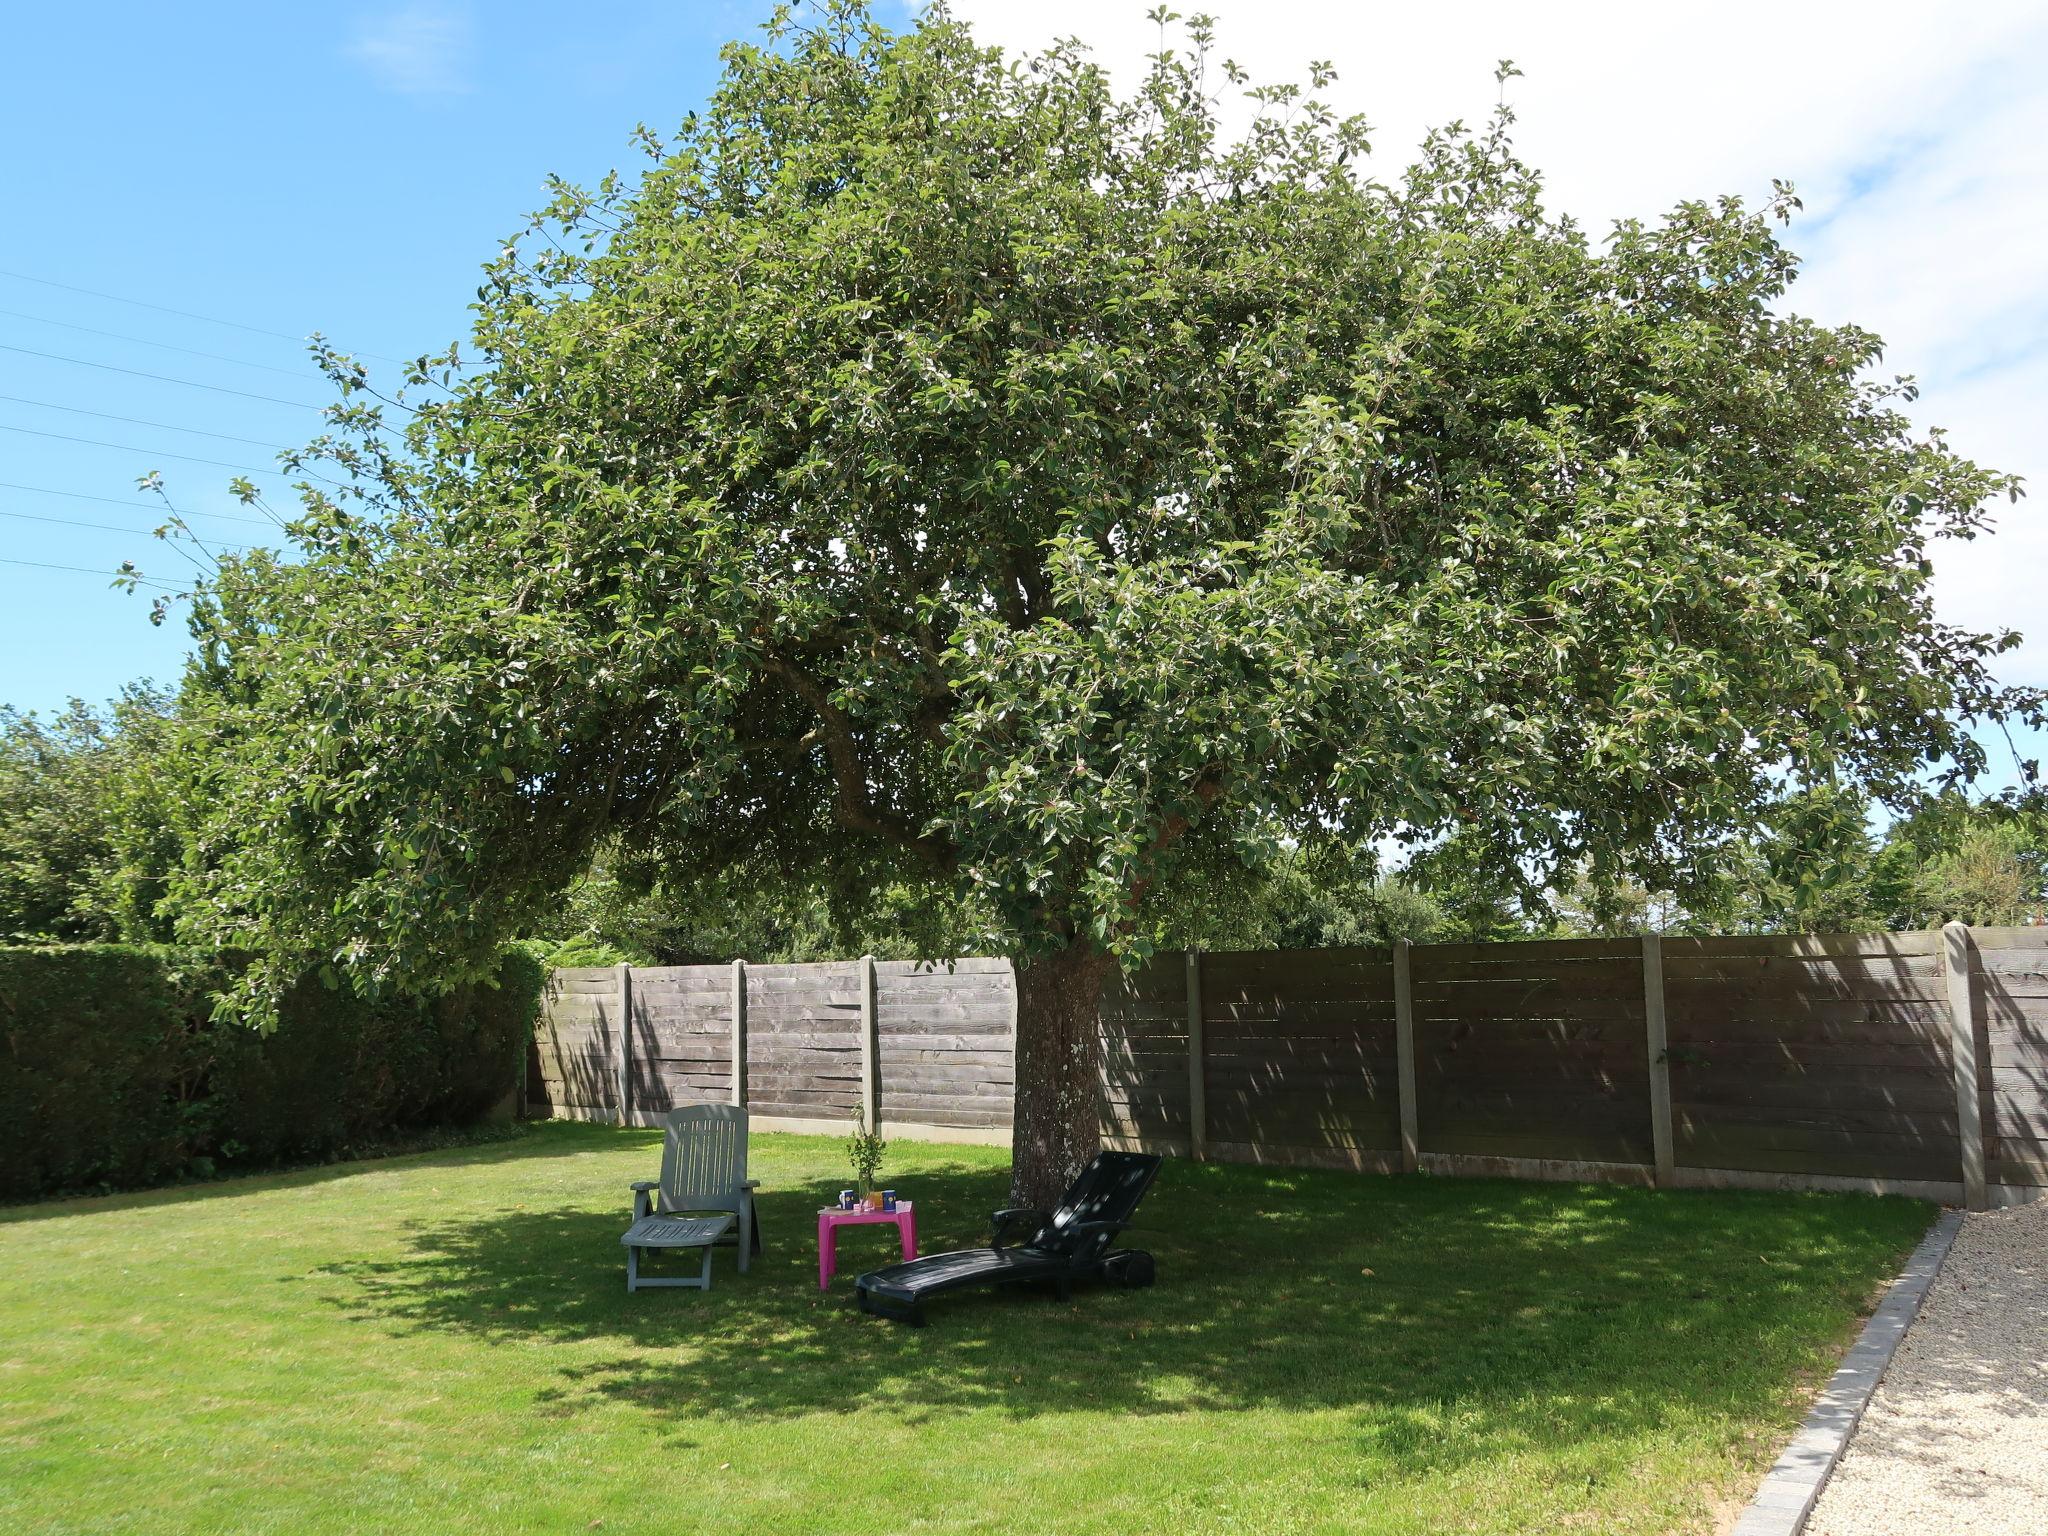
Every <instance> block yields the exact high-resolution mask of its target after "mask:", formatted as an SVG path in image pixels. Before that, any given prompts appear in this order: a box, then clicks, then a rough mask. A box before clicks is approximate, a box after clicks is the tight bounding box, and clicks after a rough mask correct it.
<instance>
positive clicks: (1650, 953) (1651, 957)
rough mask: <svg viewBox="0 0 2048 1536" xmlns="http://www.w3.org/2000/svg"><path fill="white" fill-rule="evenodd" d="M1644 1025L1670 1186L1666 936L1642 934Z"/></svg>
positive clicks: (1654, 1152)
mask: <svg viewBox="0 0 2048 1536" xmlns="http://www.w3.org/2000/svg"><path fill="white" fill-rule="evenodd" d="M1643 1025H1644V1034H1645V1041H1644V1043H1645V1045H1646V1046H1647V1047H1648V1049H1649V1053H1650V1148H1651V1156H1652V1158H1653V1159H1654V1160H1655V1163H1656V1170H1657V1187H1658V1188H1660V1189H1669V1188H1670V1187H1671V1185H1672V1184H1673V1183H1674V1182H1676V1178H1677V1165H1678V1159H1677V1155H1676V1153H1675V1152H1674V1150H1673V1147H1672V1140H1671V1039H1670V1030H1669V1028H1668V1027H1667V1025H1666V1023H1665V1018H1664V940H1663V939H1662V938H1661V937H1659V936H1658V935H1656V934H1654V933H1646V934H1644V935H1643Z"/></svg>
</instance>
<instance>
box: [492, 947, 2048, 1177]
mask: <svg viewBox="0 0 2048 1536" xmlns="http://www.w3.org/2000/svg"><path fill="white" fill-rule="evenodd" d="M1014 1017H1015V991H1014V988H1013V986H1012V982H1011V976H1010V969H1009V966H1008V964H1007V962H1004V961H1000V960H958V961H954V962H952V963H951V964H950V965H946V964H943V963H942V964H939V965H936V966H934V965H914V964H910V963H907V962H886V961H882V962H878V961H873V960H860V961H849V962H845V963H843V964H834V965H748V964H745V963H742V962H735V963H734V964H732V965H730V966H682V967H664V968H661V969H638V968H631V969H629V968H627V967H619V968H616V969H605V970H565V971H557V972H556V973H555V975H554V977H553V978H552V980H551V982H550V985H549V989H548V997H547V1002H546V1005H545V1007H544V1011H543V1017H542V1022H541V1026H540V1029H539V1032H538V1034H539V1038H538V1040H537V1042H536V1049H535V1054H534V1059H533V1061H532V1063H531V1066H530V1070H529V1075H528V1085H529V1100H530V1103H531V1105H532V1107H533V1108H534V1110H535V1111H537V1112H542V1113H553V1114H559V1115H577V1116H584V1117H591V1118H606V1119H618V1118H621V1117H623V1118H624V1119H626V1120H628V1121H630V1122H632V1123H635V1124H649V1123H653V1122H654V1121H656V1120H658V1119H659V1118H660V1116H661V1115H662V1114H663V1113H665V1112H666V1111H667V1110H669V1109H670V1108H672V1107H674V1106H676V1105H679V1104H687V1103H695V1102H705V1101H714V1102H720V1103H724V1102H741V1103H747V1104H749V1105H751V1106H752V1107H753V1110H754V1113H755V1116H756V1124H758V1125H760V1126H762V1127H763V1128H764V1129H792V1130H828V1131H834V1132H836V1131H839V1130H842V1129H843V1128H844V1127H845V1125H846V1124H847V1122H848V1120H849V1119H850V1118H851V1116H852V1115H853V1114H854V1112H855V1111H856V1110H858V1111H859V1112H860V1113H861V1114H862V1115H863V1117H864V1118H865V1119H867V1120H868V1121H869V1123H877V1124H886V1125H887V1126H888V1127H889V1129H890V1133H891V1134H894V1135H899V1136H908V1137H913V1138H915V1137H920V1136H923V1137H932V1138H938V1139H956V1140H981V1141H1006V1140H1007V1139H1008V1128H1009V1123H1010V1104H1011V1097H1012V1093H1013V1086H1014V1078H1013V1073H1012V1056H1011V1051H1012V1039H1013V1030H1014ZM621 1021H624V1027H623V1029H622V1027H621ZM622 1041H623V1049H621V1043H622ZM1102 1044H1103V1064H1102V1113H1103V1134H1104V1136H1105V1138H1106V1139H1107V1140H1108V1141H1109V1142H1111V1143H1112V1144H1115V1145H1126V1146H1139V1147H1149V1148H1156V1149H1159V1150H1163V1151H1169V1152H1173V1153H1177V1154H1184V1155H1192V1156H1196V1157H1213V1158H1218V1159H1223V1160H1228V1161H1244V1162H1264V1163H1279V1164H1295V1165H1320V1166H1335V1167H1347V1168H1356V1169H1363V1170H1372V1171H1383V1172H1397V1171H1403V1170H1413V1169H1426V1170H1429V1171H1434V1172H1439V1173H1501V1174H1511V1175H1516V1176H1534V1177H1555V1178H1599V1179H1611V1180H1620V1181H1627V1182H1641V1183H1653V1182H1654V1183H1657V1184H1663V1185H1674V1186H1687V1185H1691V1186H1702V1185H1709V1186H1711V1185H1741V1186H1760V1187H1792V1188H1859V1189H1869V1188H1875V1189H1885V1190H1894V1191H1898V1192H1901V1193H1914V1194H1922V1195H1929V1196H1933V1197H1935V1198H1941V1199H1949V1200H1954V1201H1967V1202H1968V1203H1970V1204H1971V1205H1983V1204H1987V1203H2001V1202H2005V1201H2010V1200H2014V1199H2024V1198H2030V1197H2031V1196H2033V1195H2034V1194H2036V1193H2048V930H2044V929H2037V928H2000V929H1992V928H1980V929H1967V928H1964V927H1962V926H1961V925H1960V924H1951V925H1950V926H1949V928H1947V929H1946V930H1943V931H1941V932H1926V933H1903V934H1879V935H1842V936H1821V937H1810V938H1761V937H1739V938H1683V939H1681V938H1663V939H1659V938H1655V937H1651V938H1645V939H1627V940H1605V939H1598V940H1595V939H1588V940H1577V939H1574V940H1565V941H1559V942H1544V943H1519V944H1418V945H1407V944H1401V945H1396V946H1395V947H1394V948H1393V949H1392V950H1386V949H1377V950H1366V949H1329V950H1283V951H1259V952H1244V953H1227V954H1226V953H1208V954H1200V955H1179V954H1175V955H1169V956H1162V957H1160V958H1159V959H1157V960H1155V961H1153V962H1152V963H1150V964H1148V965H1147V966H1145V967H1143V968H1141V969H1139V970H1137V971H1135V972H1133V973H1131V974H1130V975H1128V976H1127V977H1125V978H1123V979H1122V980H1121V981H1120V982H1119V983H1118V984H1117V985H1116V986H1115V987H1114V988H1113V990H1112V993H1111V995H1110V996H1109V997H1108V998H1106V999H1105V1001H1104V1005H1103V1009H1102ZM1959 1047H1963V1048H1959ZM735 1062H737V1063H739V1068H738V1070H737V1071H735V1068H734V1063H735Z"/></svg>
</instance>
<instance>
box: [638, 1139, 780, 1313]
mask: <svg viewBox="0 0 2048 1536" xmlns="http://www.w3.org/2000/svg"><path fill="white" fill-rule="evenodd" d="M662 1125H663V1131H664V1134H663V1136H662V1139H661V1177H660V1178H658V1179H635V1180H634V1181H633V1219H634V1220H635V1221H638V1220H639V1219H640V1218H641V1217H643V1216H673V1215H681V1214H686V1213H692V1212H699V1211H730V1212H732V1213H733V1214H734V1215H735V1216H737V1217H739V1228H738V1230H737V1231H736V1232H734V1233H733V1234H732V1235H731V1236H729V1237H726V1238H722V1239H720V1243H721V1245H723V1244H724V1243H731V1242H737V1243H738V1244H739V1249H740V1273H741V1274H745V1273H746V1272H747V1263H748V1261H749V1260H750V1259H751V1258H752V1257H753V1255H755V1254H757V1253H759V1252H760V1251H761V1228H760V1226H759V1224H758V1223H757V1222H756V1221H755V1220H754V1191H755V1190H757V1189H759V1188H760V1187H761V1181H760V1180H759V1179H750V1178H748V1177H747V1112H746V1111H745V1110H744V1109H742V1108H740V1106H738V1105H737V1104H691V1105H687V1106H685V1107H684V1108H682V1109H672V1110H670V1111H669V1112H668V1115H667V1117H666V1118H665V1119H664V1120H663V1121H662Z"/></svg>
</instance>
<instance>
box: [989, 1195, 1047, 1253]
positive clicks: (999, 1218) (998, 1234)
mask: <svg viewBox="0 0 2048 1536" xmlns="http://www.w3.org/2000/svg"><path fill="white" fill-rule="evenodd" d="M1027 1218H1028V1219H1029V1220H1030V1222H1031V1231H1033V1232H1036V1231H1037V1230H1038V1229H1039V1228H1040V1227H1042V1226H1044V1225H1045V1224H1046V1223H1047V1222H1048V1221H1050V1220H1052V1218H1051V1217H1050V1216H1048V1215H1046V1214H1045V1212H1043V1211H1034V1210H1032V1209H1031V1208H1030V1207H1029V1206H1023V1205H1017V1206H1011V1207H1009V1208H1008V1209H1006V1210H1000V1211H996V1212H994V1213H993V1214H992V1215H991V1216H990V1217H989V1219H988V1224H989V1228H990V1231H991V1233H992V1234H993V1239H994V1246H995V1247H997V1248H1001V1247H1002V1246H1003V1245H1004V1244H1005V1243H1006V1242H1008V1241H1009V1234H1010V1230H1011V1228H1013V1227H1015V1226H1016V1225H1017V1224H1018V1223H1019V1222H1020V1221H1023V1220H1025V1219H1027Z"/></svg>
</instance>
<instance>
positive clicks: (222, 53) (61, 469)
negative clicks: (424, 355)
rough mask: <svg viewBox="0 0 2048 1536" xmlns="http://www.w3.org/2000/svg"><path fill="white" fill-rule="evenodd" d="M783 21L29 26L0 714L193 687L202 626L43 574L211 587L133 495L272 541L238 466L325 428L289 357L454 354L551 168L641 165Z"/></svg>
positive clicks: (9, 113) (6, 88)
mask: <svg viewBox="0 0 2048 1536" xmlns="http://www.w3.org/2000/svg"><path fill="white" fill-rule="evenodd" d="M767 9H768V7H767V6H766V5H755V4H737V3H735V4H712V3H692V4H689V5H675V4H667V5H664V4H640V5H604V6H587V7H584V6H539V5H525V4H519V5H513V4H494V5H491V6H489V7H484V6H481V5H462V4H452V3H451V4H423V5H397V6H378V5H349V4H341V5H322V6H299V5H292V6H280V5H274V4H269V5H256V4H243V5H233V4H217V3H209V4H206V5H201V6H164V5H157V4H149V5H142V4H114V5H94V6H76V5H46V6H34V7H28V6H23V7H17V8H13V9H12V10H11V11H10V16H9V27H8V31H9V38H8V47H7V48H6V50H4V56H0V143H5V144H6V145H7V146H8V149H7V151H6V153H5V179H6V185H7V188H8V193H9V197H10V202H11V206H12V208H13V213H12V215H11V216H10V218H9V219H8V221H7V226H6V227H7V231H8V233H7V235H6V236H5V237H4V238H0V272H4V273H6V274H16V275H0V349H8V350H0V396H4V397H5V398H0V514H5V515H0V562H19V561H33V562H38V564H36V565H24V564H14V563H0V702H4V703H12V704H14V705H16V706H18V707H24V708H40V709H48V708H51V707H53V706H56V705H59V704H61V703H62V701H63V700H64V699H65V698H67V697H69V696H72V695H80V696H83V697H86V698H88V699H101V698H105V697H107V696H108V695H110V694H112V693H113V692H114V691H116V690H117V689H118V688H119V687H120V686H121V684H122V683H124V682H126V681H128V680H129V679H131V678H135V677H138V676H142V675H154V676H156V677H158V678H160V679H165V680H174V679H175V678H176V676H177V674H178V670H179V666H180V658H181V656H182V654H183V641H184V635H183V631H182V629H181V627H180V626H178V625H177V624H176V623H175V622H173V623H170V624H167V625H166V626H165V627H164V628H163V629H161V630H156V629H152V628H151V626H150V625H149V623H148V619H147V608H148V605H147V603H146V601H142V600H138V599H136V598H133V597H130V596H128V595H126V594H123V593H118V592H112V591H109V590H108V585H107V580H106V578H105V577H104V576H103V575H93V574H80V573H78V572H75V571H69V570H52V569H46V568H45V567H49V566H77V567H86V568H89V569H90V570H92V571H96V572H106V571H109V570H111V569H112V568H113V567H115V566H116V565H117V564H118V563H119V562H120V561H121V560H122V559H124V558H132V559H134V560H136V561H137V563H138V564H140V565H142V566H143V568H144V569H145V570H146V571H147V572H148V573H149V574H150V575H152V576H159V575H161V576H165V577H169V578H175V577H176V576H177V575H178V574H179V573H180V572H181V571H189V570H190V567H189V566H188V565H186V564H185V563H184V561H183V560H182V559H181V557H180V556H179V555H178V554H177V553H176V552H175V551H174V550H172V549H169V548H167V547H165V546H164V545H162V544H160V543H159V542H157V541H156V540H155V539H153V538H151V537H150V535H149V532H148V530H149V529H150V528H152V527H153V526H155V525H156V523H158V522H159V521H161V510H162V509H161V504H160V503H156V502H154V501H153V500H151V499H150V498H147V497H144V496H140V495H138V494H137V493H136V491H135V490H134V485H135V480H136V478H137V476H139V475H141V474H143V473H145V472H146V471H148V470H151V469H159V470H161V471H162V472H163V474H164V478H165V481H166V484H167V486H168V488H169V491H170V495H171V499H172V500H173V502H175V504H176V505H177V506H178V508H179V509H180V510H181V511H183V512H186V513H188V514H190V515H192V522H193V526H194V527H195V528H196V529H198V530H200V531H201V532H202V533H203V534H205V535H207V536H208V537H210V538H212V539H215V540H217V541H218V542H220V543H236V542H241V541H243V540H247V539H249V538H252V537H255V538H260V537H261V536H262V535H263V533H264V532H265V527H263V526H252V525H251V524H249V523H247V522H236V521H227V520H225V518H226V517H234V518H245V517H247V516H248V515H249V514H248V512H247V510H246V509H244V508H242V507H240V506H238V505H236V504H235V503H234V501H233V499H232V498H231V497H229V496H228V495H227V494H226V490H225V485H226V482H227V480H228V479H229V478H230V477H231V476H232V475H233V474H234V473H235V471H234V470H232V469H228V468H225V467H222V466H223V465H227V464H236V465H251V466H257V467H267V466H269V465H270V464H271V462H272V455H273V452H274V450H275V448H276V447H278V446H285V445H293V444H297V443H301V442H303V441H304V440H305V439H306V438H307V437H308V436H310V435H311V434H312V433H313V432H314V431H315V430H317V426H318V421H319V417H318V412H317V409H315V407H317V406H318V404H319V403H321V402H322V401H323V400H324V399H326V398H327V394H326V391H325V389H324V386H323V385H322V382H321V380H320V379H319V378H318V376H317V375H316V374H315V373H314V372H313V370H312V369H311V367H310V365H309V364H308V363H307V360H306V356H305V349H304V346H303V343H302V342H301V341H297V340H294V339H292V338H302V337H303V336H304V335H305V333H307V332H308V331H311V330H314V329H319V330H322V331H324V332H326V333H327V334H328V335H329V336H331V337H333V338H334V339H335V340H336V341H337V342H338V343H339V344H341V345H343V346H345V347H348V348H351V349H360V350H362V351H365V352H374V353H383V354H387V355H389V356H392V357H404V356H412V355H417V354H418V353H419V352H421V351H423V350H427V349H429V348H435V347H438V346H440V345H442V344H444V343H445V342H447V341H448V340H450V339H453V338H455V337H457V336H460V335H462V334H463V333H464V331H465V328H466V316H465V311H464V306H465V305H466V303H467V302H468V300H469V299H470V297H471V296H472V293H473V291H474V289H475V286H476V279H475V272H476V268H477V266H478V265H479V264H480V263H481V262H482V261H483V260H484V259H485V258H487V257H488V256H489V255H490V254H491V253H492V252H493V251H494V250H496V249H497V247H498V246H499V244H501V243H502V240H503V237H504V236H506V235H507V234H509V233H511V232H513V231H514V230H516V229H517V228H518V227H519V225H520V223H521V220H522V218H523V215H524V214H525V212H526V211H527V210H528V209H530V208H532V207H533V206H535V205H536V204H538V203H539V202H541V201H543V200H544V199H543V192H542V187H541V184H542V180H543V178H544V177H545V176H546V174H547V173H549V172H551V171H559V172H561V173H563V174H565V175H569V176H572V177H578V178H581V177H592V178H594V177H596V176H598V175H601V174H602V173H603V172H604V171H605V170H606V169H608V168H609V167H611V166H614V165H625V164H627V163H628V162H629V160H630V158H631V152H630V150H629V148H628V144H627V138H628V135H629V134H630V132H631V131H632V128H633V125H634V124H635V123H636V122H639V121H642V120H644V121H646V122H647V123H649V124H650V125H651V126H655V127H657V128H665V127H668V126H671V125H673V124H674V122H675V121H676V120H677V119H679V118H680V117H681V116H682V115H683V114H684V113H685V112H686V111H688V110H689V109H690V108H691V107H692V106H694V105H696V104H698V103H699V102H701V101H702V99H703V98H704V96H705V94H706V93H707V91H708V90H709V89H710V87H711V85H712V83H713V82H714V81H715V79H716V76H717V69H718V59H717V54H718V49H719V46H720V45H721V44H722V43H723V42H724V41H725V40H726V39H728V38H731V37H733V36H737V35H740V34H743V33H748V32H750V31H751V30H752V29H753V28H754V26H756V25H757V24H758V22H759V21H760V19H761V18H762V17H763V16H764V15H765V14H766V12H767ZM27 279H37V280H39V281H31V280H27ZM53 284H63V285H67V286H63V287H59V286H52V285H53ZM75 289H92V290H96V291H97V292H99V293H104V294H111V295H117V296H120V297H122V298H126V299H131V300H139V301H143V302H144V303H146V304H151V305H158V306H164V307H165V308H168V309H175V310H182V311H188V312H190V313H191V314H193V315H199V316H206V317H209V319H206V320H202V319H190V318H185V317H183V316H180V315H176V314H169V313H165V312H164V310H163V309H152V308H144V307H140V306H139V305H137V304H134V303H120V302H114V301H111V300H109V299H104V298H99V297H94V296H93V295H91V294H87V293H81V292H76V291H72V290H75ZM215 320H221V321H231V322H234V324H233V325H223V324H216V323H210V321H215ZM244 327H246V329H245V328H244ZM152 343H153V344H152ZM173 349H184V350H173ZM195 353H205V354H212V355H211V356H197V355H194V354H195ZM33 354H47V355H43V356H38V355H33ZM58 358H67V359H76V360H78V361H59V360H57V359H58ZM223 359H233V361H226V360H223ZM91 364H97V365H101V366H88V365H91ZM115 369H126V370H132V371H131V372H125V373H124V372H116V371H113V370H115ZM270 370H282V371H281V372H279V371H270ZM137 374H154V375H158V376H159V377H157V378H144V377H138V376H136V375H137ZM169 380H177V381H181V382H168V381H169ZM200 386H207V387H200ZM224 391H235V392H236V393H226V392H224ZM251 396H260V397H265V398H250V397H251ZM31 402H33V403H31ZM86 412H93V413H97V414H85V413H86ZM121 418H127V419H121ZM203 433H210V434H218V435H214V436H207V435H202V434H203ZM78 439H93V440H97V441H98V442H101V443H113V444H122V445H128V446H122V447H111V448H110V447H97V446H93V445H92V444H91V443H87V442H81V441H77V440H78ZM173 455H181V456H183V457H173ZM194 460H213V461H217V462H215V463H211V464H208V463H198V462H193V461H194ZM261 483H263V484H265V485H268V486H271V487H273V488H276V489H279V490H282V489H283V487H284V486H285V484H286V482H285V481H284V480H283V479H282V478H280V477H276V476H271V477H268V478H263V479H262V481H261ZM23 487H33V488H34V489H23ZM59 492H61V493H65V494H54V493H59ZM92 498H105V499H92ZM58 520H61V521H58ZM81 523H90V524H99V525H104V526H101V527H80V526H76V525H77V524H81ZM110 530H112V531H110Z"/></svg>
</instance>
